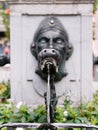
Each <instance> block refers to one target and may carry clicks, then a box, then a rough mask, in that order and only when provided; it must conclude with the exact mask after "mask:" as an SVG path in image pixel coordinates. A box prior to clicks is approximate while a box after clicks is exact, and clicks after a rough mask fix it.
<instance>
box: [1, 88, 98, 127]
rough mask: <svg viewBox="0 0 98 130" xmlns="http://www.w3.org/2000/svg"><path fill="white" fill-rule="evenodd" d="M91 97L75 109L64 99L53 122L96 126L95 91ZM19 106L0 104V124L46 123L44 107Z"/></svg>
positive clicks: (97, 93)
mask: <svg viewBox="0 0 98 130" xmlns="http://www.w3.org/2000/svg"><path fill="white" fill-rule="evenodd" d="M93 97H94V98H93V101H91V102H87V103H86V104H80V105H79V106H77V107H76V106H72V104H70V101H69V98H66V99H65V101H64V105H63V106H62V107H57V108H56V121H55V122H62V123H86V124H89V123H91V124H94V125H98V91H96V93H95V94H94V95H93ZM67 103H68V104H67ZM19 104H20V105H19ZM19 104H18V105H16V106H15V105H14V104H13V103H7V104H0V124H3V123H8V122H16V123H17V122H18V123H19V122H20V123H21V122H22V123H26V122H32V123H33V122H37V123H45V122H46V110H45V106H43V105H41V106H38V107H37V108H36V109H33V108H32V107H29V106H26V105H24V104H23V103H19Z"/></svg>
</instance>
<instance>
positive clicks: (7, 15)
mask: <svg viewBox="0 0 98 130" xmlns="http://www.w3.org/2000/svg"><path fill="white" fill-rule="evenodd" d="M5 2H6V3H7V1H5ZM7 4H8V3H7ZM0 10H1V11H0V15H1V16H2V18H3V24H4V26H5V29H6V32H5V35H6V37H7V38H8V39H10V9H9V8H8V9H6V10H4V9H3V7H2V4H0Z"/></svg>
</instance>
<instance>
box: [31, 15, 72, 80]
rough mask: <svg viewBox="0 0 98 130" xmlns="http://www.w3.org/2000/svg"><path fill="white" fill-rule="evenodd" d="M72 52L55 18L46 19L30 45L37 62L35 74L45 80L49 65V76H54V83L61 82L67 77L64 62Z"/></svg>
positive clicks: (63, 30) (61, 26) (63, 31)
mask: <svg viewBox="0 0 98 130" xmlns="http://www.w3.org/2000/svg"><path fill="white" fill-rule="evenodd" d="M72 50H73V47H72V45H71V44H69V40H68V35H67V32H66V31H65V29H64V27H63V25H62V24H61V22H60V21H59V20H58V19H57V18H56V17H47V18H46V19H44V20H43V21H42V22H41V23H40V25H39V27H38V29H37V31H36V33H35V35H34V40H33V43H32V44H31V52H32V54H33V55H34V56H35V57H36V59H37V60H38V68H37V70H36V73H37V74H39V75H40V77H41V78H43V79H44V80H46V79H47V73H48V72H47V71H48V70H47V65H48V64H50V74H52V75H54V76H55V78H54V79H55V81H59V80H61V79H62V78H63V77H64V76H66V75H67V72H66V71H65V62H66V60H68V59H69V57H70V56H71V54H72Z"/></svg>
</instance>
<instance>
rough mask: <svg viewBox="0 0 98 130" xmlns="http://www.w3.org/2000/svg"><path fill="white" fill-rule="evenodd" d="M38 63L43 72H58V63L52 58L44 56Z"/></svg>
mask: <svg viewBox="0 0 98 130" xmlns="http://www.w3.org/2000/svg"><path fill="white" fill-rule="evenodd" d="M39 64H40V68H41V70H42V72H43V73H46V74H48V73H50V74H55V73H57V72H58V63H57V61H56V60H55V59H54V58H45V59H43V60H41V61H40V63H39Z"/></svg>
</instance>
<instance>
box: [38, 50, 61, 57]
mask: <svg viewBox="0 0 98 130" xmlns="http://www.w3.org/2000/svg"><path fill="white" fill-rule="evenodd" d="M38 57H39V60H42V59H44V58H54V59H58V58H59V54H58V52H57V50H55V49H50V48H49V49H48V48H46V49H43V50H42V51H41V52H40V53H39V56H38Z"/></svg>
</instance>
